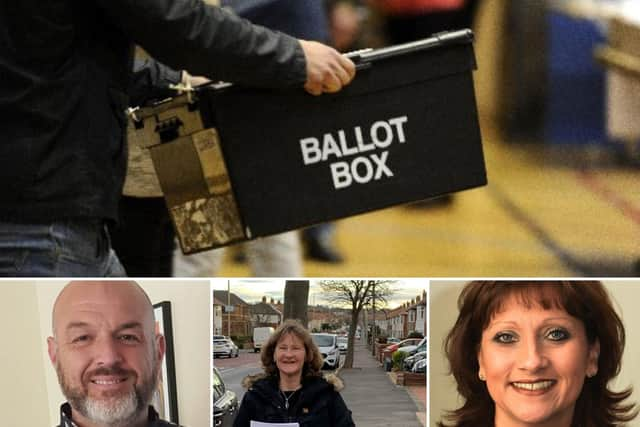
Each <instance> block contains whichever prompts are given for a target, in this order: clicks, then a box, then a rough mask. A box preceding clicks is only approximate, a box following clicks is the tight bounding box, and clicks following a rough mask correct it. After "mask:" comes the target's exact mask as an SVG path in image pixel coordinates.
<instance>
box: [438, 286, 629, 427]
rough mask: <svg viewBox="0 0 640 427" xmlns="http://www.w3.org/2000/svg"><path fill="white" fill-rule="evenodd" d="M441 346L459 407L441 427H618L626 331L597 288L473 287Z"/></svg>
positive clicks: (625, 410) (623, 416)
mask: <svg viewBox="0 0 640 427" xmlns="http://www.w3.org/2000/svg"><path fill="white" fill-rule="evenodd" d="M458 306H459V315H458V319H457V321H456V323H455V325H454V327H453V329H451V331H450V332H449V334H448V336H447V338H446V341H445V351H446V356H447V358H448V360H449V364H450V370H451V373H452V374H453V376H454V378H455V380H456V382H457V386H458V392H459V393H460V395H461V396H462V397H463V399H464V403H463V405H462V406H461V407H460V408H458V409H456V410H454V411H451V412H449V413H448V414H447V415H446V416H445V420H446V422H444V421H441V422H440V423H438V426H440V427H467V426H468V427H471V426H473V427H483V426H486V427H494V426H495V427H512V426H529V427H532V426H536V427H546V426H550V427H620V426H623V425H625V424H624V423H626V422H628V421H631V420H632V419H634V418H635V417H636V415H637V410H634V407H635V405H634V404H631V403H625V402H624V401H625V400H626V399H627V398H628V397H629V396H630V395H631V388H628V389H626V390H623V391H620V392H615V391H612V390H610V389H609V387H608V384H609V382H610V380H612V379H613V378H614V377H616V376H617V375H618V373H619V372H620V363H621V358H622V353H623V349H624V345H625V331H624V326H623V324H622V321H621V320H620V317H619V316H618V315H617V314H616V312H615V310H614V308H613V306H612V303H611V300H610V299H609V296H608V294H607V292H606V290H605V288H604V286H603V285H602V284H601V283H600V282H597V281H475V282H471V283H469V284H467V285H466V286H465V288H464V289H463V290H462V293H461V294H460V296H459V298H458Z"/></svg>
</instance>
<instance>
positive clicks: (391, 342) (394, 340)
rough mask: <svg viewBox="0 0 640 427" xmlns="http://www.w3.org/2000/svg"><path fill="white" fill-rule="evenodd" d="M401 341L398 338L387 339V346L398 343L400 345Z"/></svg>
mask: <svg viewBox="0 0 640 427" xmlns="http://www.w3.org/2000/svg"><path fill="white" fill-rule="evenodd" d="M400 341H401V339H400V338H396V337H389V338H387V344H396V343H399V342H400Z"/></svg>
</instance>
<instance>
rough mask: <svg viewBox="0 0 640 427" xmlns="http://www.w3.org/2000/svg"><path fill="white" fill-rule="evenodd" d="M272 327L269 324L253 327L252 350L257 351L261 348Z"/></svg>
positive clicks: (271, 332) (267, 338) (271, 331)
mask: <svg viewBox="0 0 640 427" xmlns="http://www.w3.org/2000/svg"><path fill="white" fill-rule="evenodd" d="M273 331H274V329H273V328H272V327H270V326H260V327H258V328H253V352H254V353H257V352H259V351H260V350H261V349H262V346H263V345H264V344H266V343H267V340H269V337H271V334H273Z"/></svg>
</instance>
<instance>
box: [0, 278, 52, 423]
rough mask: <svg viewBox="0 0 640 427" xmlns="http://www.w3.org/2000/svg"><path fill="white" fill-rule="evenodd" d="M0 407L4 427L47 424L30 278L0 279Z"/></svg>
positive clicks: (36, 314) (37, 320) (36, 313)
mask: <svg viewBox="0 0 640 427" xmlns="http://www.w3.org/2000/svg"><path fill="white" fill-rule="evenodd" d="M0 325H2V344H0V378H2V387H0V407H1V408H2V423H3V424H4V425H7V426H48V425H53V424H51V423H50V418H49V413H48V411H47V408H48V396H47V387H46V385H45V382H44V377H45V366H44V365H43V364H42V355H41V351H42V343H41V340H40V313H39V311H38V299H37V294H36V287H35V284H34V283H33V282H32V281H16V280H12V281H2V282H0Z"/></svg>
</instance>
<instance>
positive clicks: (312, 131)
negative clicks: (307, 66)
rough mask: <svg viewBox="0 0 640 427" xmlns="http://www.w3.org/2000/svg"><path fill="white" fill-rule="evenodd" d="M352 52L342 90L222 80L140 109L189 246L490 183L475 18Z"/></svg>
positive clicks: (135, 127)
mask: <svg viewBox="0 0 640 427" xmlns="http://www.w3.org/2000/svg"><path fill="white" fill-rule="evenodd" d="M349 56H350V57H351V58H352V59H353V60H354V62H355V63H356V64H357V67H358V72H357V75H356V78H355V79H354V81H353V82H352V83H351V84H350V85H349V86H347V87H346V88H345V89H344V90H342V91H341V92H339V93H336V94H325V95H322V96H319V97H315V96H312V95H309V94H307V93H306V92H304V91H303V90H301V89H295V90H293V89H292V90H258V89H252V88H245V87H241V86H237V85H228V84H221V85H220V84H219V85H212V86H209V87H206V88H200V89H198V90H196V91H195V92H192V93H188V94H186V95H182V96H181V97H178V98H175V99H172V100H169V101H166V102H164V103H161V104H158V105H154V106H152V107H147V108H143V109H140V110H137V111H136V112H135V113H134V114H132V115H131V116H132V120H131V124H130V132H129V135H130V138H131V139H133V140H134V143H135V144H137V145H138V146H139V147H142V150H148V151H149V152H150V155H151V158H152V159H153V165H154V168H155V172H156V173H157V176H158V182H159V185H160V187H161V191H162V194H164V197H165V199H166V202H167V206H168V209H169V211H170V212H171V216H172V218H173V220H174V223H175V227H176V231H177V234H178V236H179V240H180V245H181V248H182V250H183V252H184V253H192V252H197V251H201V250H204V249H209V248H212V247H217V246H222V245H226V244H228V243H232V242H236V241H242V240H247V239H252V238H256V237H261V236H267V235H271V234H276V233H281V232H284V231H288V230H293V229H298V228H301V227H305V226H309V225H312V224H316V223H320V222H325V221H331V220H335V219H339V218H344V217H348V216H351V215H356V214H360V213H364V212H369V211H373V210H376V209H382V208H386V207H389V206H395V205H399V204H403V203H408V202H413V201H417V200H422V199H427V198H430V197H435V196H440V195H443V194H447V193H451V192H456V191H461V190H465V189H469V188H473V187H478V186H481V185H484V184H486V182H487V180H486V171H485V165H484V159H483V153H482V144H481V135H480V129H479V125H478V117H477V110H476V101H475V96H474V87H473V76H472V73H473V70H474V69H475V68H476V62H475V57H474V51H473V33H472V32H471V31H470V30H462V31H456V32H450V33H441V34H437V35H434V36H433V37H431V38H428V39H425V40H420V41H416V42H413V43H408V44H403V45H397V46H392V47H388V48H382V49H375V50H364V51H359V52H353V53H351V54H349Z"/></svg>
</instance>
